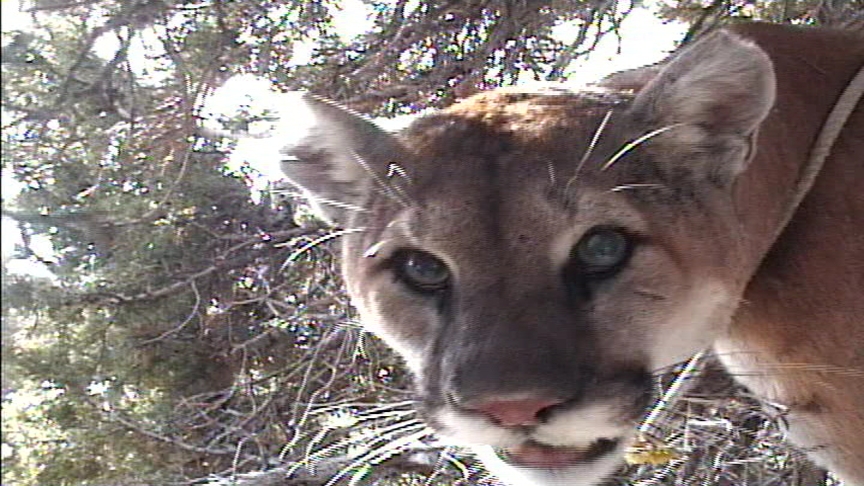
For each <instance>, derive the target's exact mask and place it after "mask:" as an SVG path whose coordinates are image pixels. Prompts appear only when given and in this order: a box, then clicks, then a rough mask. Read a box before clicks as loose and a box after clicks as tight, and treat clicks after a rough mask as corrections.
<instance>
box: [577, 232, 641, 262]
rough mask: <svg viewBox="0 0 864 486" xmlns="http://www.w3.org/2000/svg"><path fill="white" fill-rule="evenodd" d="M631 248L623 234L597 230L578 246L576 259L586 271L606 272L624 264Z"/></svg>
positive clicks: (584, 238) (583, 239)
mask: <svg viewBox="0 0 864 486" xmlns="http://www.w3.org/2000/svg"><path fill="white" fill-rule="evenodd" d="M629 250H630V246H629V241H628V240H627V237H626V236H624V234H623V233H621V232H620V231H617V230H613V229H602V230H596V231H594V232H592V233H590V234H588V235H587V236H585V237H583V238H582V240H580V241H579V243H577V245H576V257H577V258H578V260H579V263H580V264H581V266H583V267H584V270H586V271H588V272H589V273H591V272H595V273H596V272H605V271H609V270H612V269H614V268H615V267H617V266H618V265H620V264H621V263H623V262H624V260H625V259H626V258H627V255H628V253H629Z"/></svg>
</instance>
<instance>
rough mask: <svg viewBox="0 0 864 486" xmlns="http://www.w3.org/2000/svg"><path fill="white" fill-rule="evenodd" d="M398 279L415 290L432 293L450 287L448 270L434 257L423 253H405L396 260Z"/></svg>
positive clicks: (412, 251)
mask: <svg viewBox="0 0 864 486" xmlns="http://www.w3.org/2000/svg"><path fill="white" fill-rule="evenodd" d="M397 272H398V274H399V276H400V278H401V279H402V280H403V281H404V282H405V283H407V284H408V285H410V286H411V287H413V288H414V289H416V290H420V291H424V292H433V291H436V290H442V289H444V288H446V287H447V286H448V285H450V270H449V269H448V268H447V265H446V264H445V263H444V262H442V261H441V260H440V259H438V258H437V257H435V256H432V255H431V254H429V253H426V252H424V251H416V250H411V251H405V252H403V253H402V254H401V255H400V256H399V258H398V260H397Z"/></svg>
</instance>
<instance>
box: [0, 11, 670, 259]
mask: <svg viewBox="0 0 864 486" xmlns="http://www.w3.org/2000/svg"><path fill="white" fill-rule="evenodd" d="M21 3H22V2H21V1H20V0H2V1H0V7H2V12H0V14H2V15H0V21H2V30H3V31H4V32H5V31H7V30H10V29H22V28H23V29H26V28H28V27H29V26H30V25H31V21H30V17H29V15H28V14H26V13H22V12H20V10H19V8H20V5H21ZM342 3H343V7H342V9H341V11H340V12H339V13H337V14H336V15H335V16H334V23H335V25H336V28H337V30H338V31H339V32H340V34H341V35H342V36H343V37H344V38H346V39H347V38H351V37H354V36H357V35H360V34H362V33H363V32H365V30H366V29H367V27H368V26H369V25H371V22H370V20H369V15H370V14H371V10H370V9H369V7H368V6H367V5H365V4H364V3H363V2H361V1H359V0H345V1H343V2H342ZM645 5H646V6H648V7H649V8H648V9H644V8H643V9H636V10H635V11H634V12H633V13H631V14H630V16H629V17H628V18H627V19H626V20H625V21H624V23H623V25H622V29H621V31H622V32H623V33H624V36H623V38H622V39H621V43H620V47H619V44H618V39H617V38H616V37H615V36H613V35H608V36H606V38H604V40H603V41H602V42H600V44H599V45H598V46H597V49H596V50H595V51H594V52H593V53H592V54H591V55H590V57H588V58H586V59H583V60H580V61H578V62H576V63H574V64H573V65H572V66H571V67H570V70H569V72H571V73H572V83H573V84H577V85H578V84H585V83H588V82H591V81H596V80H598V79H600V78H602V77H603V76H606V75H608V74H611V73H613V72H617V71H622V70H625V69H629V68H633V67H638V66H643V65H646V64H652V63H655V62H657V61H660V60H662V59H663V58H665V57H666V55H667V54H668V53H669V52H670V51H671V50H672V48H673V47H674V43H675V41H677V40H679V39H680V38H681V37H682V35H683V33H684V31H685V29H686V27H685V26H684V25H683V24H680V23H666V24H664V23H662V22H661V21H660V20H658V19H657V18H656V17H655V16H654V14H653V11H654V10H656V7H657V6H658V3H657V2H654V3H652V2H645ZM410 6H411V5H410V4H409V7H410ZM558 30H559V32H560V33H561V35H562V36H564V37H566V36H568V35H572V32H573V28H572V27H569V28H568V27H567V26H566V25H564V26H561V27H559V28H558ZM148 35H150V36H152V35H153V33H152V32H151V33H149V34H148ZM144 38H145V42H141V43H138V44H137V45H135V44H133V45H132V46H131V49H130V61H131V63H132V65H133V66H136V67H137V68H138V69H140V70H142V74H143V72H144V71H146V70H148V67H147V66H146V65H145V63H146V59H147V56H145V53H146V51H147V50H148V49H153V46H152V45H153V44H154V43H148V42H146V38H147V36H144ZM4 43H5V41H4ZM147 44H150V45H149V46H148V45H147ZM116 47H117V40H116V39H115V38H113V36H107V35H106V36H103V38H101V39H99V40H98V41H97V43H96V45H95V50H96V52H97V54H99V55H100V56H102V57H106V58H110V57H111V56H113V54H114V52H115V50H116ZM311 49H312V46H302V45H301V46H295V52H296V54H297V55H296V62H297V63H303V62H305V61H306V60H307V59H308V56H309V55H311ZM221 91H222V93H228V94H227V95H224V94H223V95H222V98H221V99H220V98H219V97H218V96H217V97H215V98H214V99H211V100H209V101H208V103H207V108H208V109H207V110H206V111H211V112H217V113H219V112H221V113H230V112H232V111H233V110H232V109H230V108H229V105H230V106H237V103H238V102H241V103H242V102H246V103H254V102H260V103H263V106H270V107H272V106H284V107H285V108H284V111H285V112H290V113H292V119H297V118H302V117H298V116H297V110H298V108H296V106H297V104H296V96H295V97H294V98H292V97H291V95H275V94H274V93H273V92H271V91H270V90H269V85H268V83H267V82H266V81H263V80H255V79H253V78H251V77H249V76H241V77H237V78H235V79H233V80H231V81H229V85H228V86H226V87H225V88H223V89H222V90H221ZM244 93H245V94H244ZM218 94H219V93H218V92H217V95H218ZM292 100H295V101H294V102H292ZM289 106H290V107H289ZM393 123H394V122H392V121H391V122H388V121H382V123H381V124H382V125H392V124H393ZM395 123H396V124H399V123H403V122H399V121H396V122H395ZM271 128H272V127H271ZM298 128H299V127H298V126H296V125H292V126H291V127H287V128H284V127H283V128H279V129H278V130H277V131H274V130H272V129H271V130H270V133H268V135H270V136H269V137H267V138H263V139H262V138H258V139H253V140H249V141H248V142H247V143H246V144H245V147H246V148H244V144H243V143H241V144H240V145H239V146H238V149H237V150H236V151H235V154H234V156H233V157H232V162H233V163H241V162H243V161H245V160H248V161H249V162H250V163H252V164H253V166H256V168H259V170H261V172H262V173H264V174H265V177H266V178H268V179H274V178H279V177H280V174H278V173H275V172H274V171H273V170H272V168H274V167H276V166H277V165H278V164H272V163H270V164H266V165H263V164H256V163H255V161H256V159H257V160H261V153H262V148H263V147H268V148H270V149H272V150H273V151H276V150H278V149H279V148H281V146H284V144H285V138H283V137H290V135H286V134H285V130H290V131H291V132H293V133H296V132H297V130H298ZM265 131H266V129H265ZM275 133H279V134H280V135H279V136H278V137H273V135H274V134H275ZM268 141H269V143H268ZM277 142H278V143H277ZM268 151H269V150H264V151H263V152H268ZM253 154H255V155H257V157H255V156H253ZM19 190H20V185H19V184H17V183H15V181H14V180H12V179H11V177H9V176H8V175H7V174H3V177H2V193H3V196H4V199H5V198H8V197H9V195H10V194H15V193H17V192H18V191H19ZM46 240H47V239H46ZM19 241H20V235H19V234H18V231H17V228H16V225H15V224H14V223H12V222H11V221H8V220H7V218H4V221H3V224H2V256H3V260H4V262H5V264H7V265H8V266H9V269H10V270H12V269H13V267H14V269H15V270H18V269H19V268H20V267H22V265H23V266H24V267H25V268H27V267H31V266H32V263H25V262H21V261H17V262H16V261H6V259H7V257H8V255H10V253H11V251H12V250H13V248H14V245H15V244H16V242H19ZM39 246H47V247H49V248H50V242H47V241H46V242H40V244H39Z"/></svg>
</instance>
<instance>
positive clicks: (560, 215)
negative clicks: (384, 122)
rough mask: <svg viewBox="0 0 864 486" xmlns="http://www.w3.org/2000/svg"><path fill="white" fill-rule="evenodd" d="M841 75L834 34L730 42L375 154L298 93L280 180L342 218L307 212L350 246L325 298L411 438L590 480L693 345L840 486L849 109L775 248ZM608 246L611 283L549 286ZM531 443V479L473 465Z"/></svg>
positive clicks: (847, 320) (858, 436) (862, 385)
mask: <svg viewBox="0 0 864 486" xmlns="http://www.w3.org/2000/svg"><path fill="white" fill-rule="evenodd" d="M862 64H864V39H862V38H861V37H860V36H856V35H855V34H844V33H839V32H832V31H824V30H808V29H799V28H791V27H780V26H770V25H759V24H754V25H744V26H739V27H735V28H733V29H732V30H731V31H729V32H720V33H717V34H714V35H713V36H712V37H710V38H708V39H706V40H705V41H703V42H701V43H699V44H697V45H695V46H693V47H692V48H690V49H688V50H685V51H683V52H682V53H680V54H679V55H677V56H675V57H674V58H673V59H672V60H671V61H670V62H668V63H666V64H665V65H664V66H658V67H651V68H648V69H644V70H640V71H639V72H638V73H635V74H633V75H624V76H622V77H619V78H617V80H616V79H615V78H613V79H611V80H609V82H608V83H607V89H606V90H605V91H604V90H603V89H596V90H586V91H582V92H577V93H571V92H565V91H562V90H555V89H550V90H548V91H544V92H536V93H524V92H518V91H514V90H499V91H494V92H490V93H483V94H479V95H476V96H474V97H472V98H469V99H468V100H465V101H463V102H461V103H459V104H457V105H455V106H453V107H451V108H448V109H447V110H444V111H442V112H440V113H437V114H433V115H429V116H426V117H424V118H422V119H420V120H418V121H416V122H415V123H414V124H412V125H411V126H410V127H409V128H408V129H407V130H406V131H404V132H403V133H401V134H399V135H396V136H394V135H390V134H387V133H384V132H383V131H381V130H379V129H377V128H376V127H375V126H374V125H373V124H372V123H369V122H367V121H364V120H362V119H361V118H359V117H358V116H356V115H355V114H352V113H349V112H347V111H345V110H341V109H339V108H338V107H335V106H333V105H332V104H329V103H326V102H322V101H321V100H316V99H310V100H309V103H310V104H311V105H312V107H313V111H315V112H316V113H317V114H318V115H319V116H320V117H321V119H320V120H319V122H318V127H317V128H316V129H315V130H314V131H313V134H312V135H310V137H309V138H308V139H307V140H306V141H305V142H301V143H300V144H298V145H297V146H294V147H289V148H288V149H287V152H288V154H289V155H290V156H291V159H290V160H288V161H286V162H285V163H284V169H285V172H286V174H287V175H288V176H289V178H290V179H291V180H292V181H293V182H295V183H296V184H297V185H299V186H301V187H303V188H305V189H306V190H307V191H309V192H311V193H313V194H314V195H315V196H316V197H318V198H320V199H321V200H322V201H327V200H331V201H339V202H340V203H343V204H342V206H340V207H336V208H333V209H330V210H329V211H328V216H329V217H331V218H333V219H334V220H335V221H336V222H337V223H340V224H341V225H343V226H346V227H349V228H350V229H352V230H358V231H355V232H351V233H349V234H348V235H347V236H345V237H344V243H343V252H342V256H343V271H344V273H345V276H346V281H347V284H348V287H349V291H350V293H351V295H352V297H353V299H354V303H355V304H356V305H357V307H358V309H359V311H360V314H361V316H362V318H363V321H364V324H365V325H366V326H367V327H368V328H369V329H371V330H373V331H374V332H376V333H377V334H379V335H381V336H382V337H383V338H384V339H385V340H387V342H388V343H390V344H391V345H392V346H393V347H394V348H395V349H397V350H398V351H399V352H400V353H401V354H402V355H403V356H404V357H405V358H406V361H407V362H408V364H409V366H410V367H411V369H412V370H413V371H414V373H415V374H416V376H417V382H418V392H419V395H420V406H421V409H422V410H423V412H424V414H425V416H426V418H427V419H428V421H429V422H430V424H431V425H432V426H433V427H435V428H436V429H437V430H438V431H439V432H441V433H442V434H443V435H445V436H447V437H450V438H451V439H453V440H454V441H455V442H459V443H468V444H474V445H477V446H479V447H480V454H481V456H482V457H483V458H484V459H483V460H484V461H486V462H487V464H488V465H489V466H490V467H491V468H492V469H493V470H495V471H496V473H497V474H499V475H501V476H502V479H504V480H505V481H506V482H508V483H509V484H540V485H562V486H563V485H565V484H566V485H574V486H579V485H591V484H597V483H598V482H599V481H600V480H602V479H603V478H604V477H606V476H608V475H609V474H610V473H611V472H612V471H613V470H614V467H615V466H616V465H617V464H619V463H620V462H619V461H618V459H617V457H619V456H620V452H621V451H622V450H623V448H624V447H625V446H626V445H627V442H628V440H630V438H631V437H632V435H633V427H634V424H635V423H636V422H637V421H638V419H639V417H640V415H641V413H642V412H643V411H644V408H645V406H646V405H647V404H648V403H647V401H646V399H647V395H646V390H647V387H648V385H649V384H650V383H649V382H650V379H647V378H649V377H650V374H649V373H650V372H653V371H656V370H658V369H661V368H663V367H667V366H669V365H671V364H673V363H675V362H678V361H680V360H683V359H686V358H687V357H688V356H689V355H691V354H693V353H695V352H697V351H699V350H701V349H704V348H706V347H709V346H711V345H712V344H713V345H715V347H716V349H717V350H718V352H719V354H720V356H721V358H722V359H723V361H724V362H725V363H726V364H727V366H728V367H729V368H730V370H731V371H732V372H733V373H734V374H736V375H738V376H739V379H741V380H742V381H743V382H744V383H745V384H746V385H747V386H749V387H751V388H752V389H753V390H754V391H755V392H756V393H757V394H759V395H761V396H763V397H765V398H766V399H767V400H771V401H773V402H776V403H779V404H781V405H783V406H786V407H788V408H789V422H790V437H791V438H792V439H793V440H794V441H796V442H797V443H799V444H801V445H802V446H803V447H804V449H805V450H807V451H808V452H809V453H811V454H812V456H813V457H814V458H815V459H816V460H818V461H819V462H820V463H821V464H823V465H825V466H826V467H829V468H831V469H832V470H834V471H835V472H836V473H837V474H838V475H839V476H840V477H842V478H843V479H845V480H846V481H848V482H849V484H852V485H859V486H860V485H864V196H862V194H864V107H862V105H859V106H858V108H857V109H856V110H855V111H854V112H853V114H852V116H851V118H850V119H849V122H848V124H847V126H846V127H845V128H844V130H843V132H842V133H841V134H840V137H839V138H838V140H837V144H836V146H835V148H834V151H833V152H832V154H831V156H830V157H829V158H828V159H827V161H826V163H825V166H824V169H823V170H822V173H821V174H820V176H819V178H818V179H817V180H816V183H815V185H814V186H813V187H812V189H811V190H810V192H809V194H808V196H807V197H806V198H805V199H804V202H803V203H802V204H801V206H800V207H799V208H797V210H796V212H795V216H794V218H793V219H792V221H791V223H790V224H789V226H788V227H787V228H786V229H785V231H784V232H783V233H782V235H781V236H780V237H779V238H778V239H775V235H776V232H777V230H778V227H779V225H780V224H781V221H782V220H783V218H784V215H785V214H786V213H787V212H788V211H789V210H790V204H791V202H790V201H792V200H793V198H794V194H795V192H796V191H797V190H799V189H800V188H799V186H798V184H797V179H798V177H799V174H800V172H801V171H802V170H803V169H804V166H805V165H806V163H807V162H806V161H807V159H808V154H809V151H810V148H811V146H812V144H813V142H814V140H815V139H816V137H817V135H818V133H819V131H820V129H821V125H822V122H823V120H824V119H825V117H826V116H827V114H828V112H829V111H830V110H831V108H832V106H833V104H834V102H835V100H836V99H837V97H838V96H839V94H840V92H841V91H842V90H843V89H844V87H845V85H846V83H848V82H849V80H850V79H851V78H852V76H853V74H854V73H855V72H856V70H857V69H859V68H860V67H861V66H862ZM634 92H637V93H636V94H634ZM322 141H323V142H322ZM340 141H343V142H340ZM754 154H755V156H754ZM349 163H354V164H357V165H354V166H351V167H345V164H349ZM394 166H395V167H398V170H394V169H393V168H394ZM358 167H359V168H360V170H358ZM346 178H347V179H346ZM352 178H353V179H352ZM349 179H351V180H349ZM346 207H349V208H350V207H355V208H362V210H350V209H345V208H346ZM607 227H608V228H616V230H620V231H624V232H625V233H626V235H627V238H628V241H630V242H631V244H632V245H633V246H632V247H633V250H632V254H631V255H630V256H629V259H628V260H627V261H626V265H625V266H623V267H622V268H620V269H617V270H616V271H615V273H614V275H613V276H610V277H603V278H602V279H596V278H595V277H589V276H586V275H585V274H584V273H579V271H577V270H572V269H571V267H572V266H573V265H574V264H573V261H574V258H575V257H574V256H573V248H575V247H576V246H577V245H579V244H580V241H581V240H582V239H583V238H585V237H586V235H590V234H591V233H592V231H595V230H596V229H597V228H607ZM360 229H362V231H359V230H360ZM418 251H419V252H422V255H428V256H431V257H434V258H436V259H437V260H436V261H438V262H439V263H440V264H441V265H443V266H445V268H446V269H447V271H449V281H448V283H447V285H446V287H445V288H442V289H441V291H440V292H438V291H434V292H430V291H425V290H422V289H421V290H418V289H417V288H412V287H411V286H410V285H408V284H406V281H405V277H404V275H403V274H400V271H401V270H400V268H402V267H400V265H403V264H404V261H405V260H404V255H405V254H406V252H407V254H412V255H413V254H415V253H412V252H418ZM526 400H527V401H530V400H535V401H537V402H538V403H539V402H542V403H554V404H555V405H554V406H549V407H545V408H543V409H542V410H540V412H542V414H539V412H538V417H540V418H538V419H537V420H538V423H533V422H532V421H533V420H534V419H533V418H531V417H529V419H530V420H529V421H528V422H527V423H526V424H524V426H520V427H512V426H508V425H506V424H505V425H501V421H500V420H497V417H496V416H495V415H494V414H490V413H489V412H487V411H486V410H488V409H486V408H483V407H484V406H485V405H486V404H489V403H493V404H501V403H503V404H504V405H502V406H506V407H515V405H513V404H518V403H522V402H524V401H526ZM496 406H497V405H496ZM493 409H494V408H493ZM514 410H515V409H513V410H510V412H514ZM538 443H539V444H545V445H548V446H555V447H558V448H560V450H563V451H565V452H566V451H569V452H571V453H572V454H573V457H575V458H576V459H573V460H572V461H571V462H570V463H567V465H564V466H561V467H560V468H558V469H555V468H550V469H548V470H545V469H543V468H527V467H522V466H518V465H517V466H514V465H512V464H509V463H507V462H505V461H504V460H501V459H500V458H499V457H498V455H497V454H495V453H492V452H490V451H491V449H490V447H494V448H499V449H505V450H519V449H518V448H519V447H522V446H525V444H529V445H530V444H538ZM598 444H601V445H602V444H607V445H608V447H607V449H608V450H606V451H605V452H597V453H596V454H595V455H596V457H595V456H591V455H590V454H589V453H588V452H584V451H590V450H592V448H595V449H597V447H599V446H598ZM610 444H611V445H610ZM526 447H527V446H526ZM535 452H536V451H535ZM580 454H584V455H585V456H584V457H585V458H584V459H579V457H581V456H580ZM616 454H617V455H616ZM511 459H512V457H511ZM517 462H518V461H517ZM556 467H558V466H556Z"/></svg>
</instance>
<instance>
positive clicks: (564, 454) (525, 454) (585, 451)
mask: <svg viewBox="0 0 864 486" xmlns="http://www.w3.org/2000/svg"><path fill="white" fill-rule="evenodd" d="M619 442H620V440H619V439H598V440H596V441H595V442H593V443H592V444H590V445H588V446H583V447H568V446H549V445H545V444H540V443H538V442H534V441H526V442H523V443H521V444H519V445H517V446H515V447H503V448H496V449H495V453H496V454H497V455H498V457H499V458H500V459H501V460H502V461H504V462H506V463H507V464H509V465H511V466H514V467H522V468H533V469H546V470H557V469H568V468H572V467H574V466H579V465H583V464H586V463H590V462H592V461H594V460H596V459H599V458H601V457H603V456H606V455H608V454H611V453H613V452H615V450H616V448H617V445H618V443H619Z"/></svg>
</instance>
